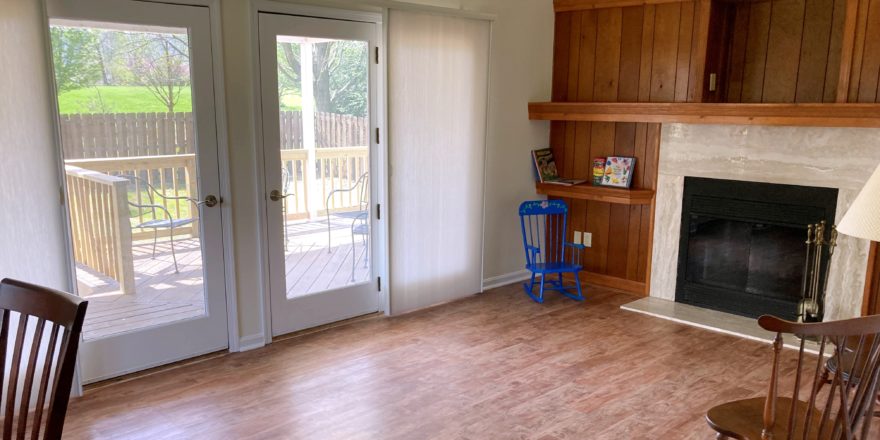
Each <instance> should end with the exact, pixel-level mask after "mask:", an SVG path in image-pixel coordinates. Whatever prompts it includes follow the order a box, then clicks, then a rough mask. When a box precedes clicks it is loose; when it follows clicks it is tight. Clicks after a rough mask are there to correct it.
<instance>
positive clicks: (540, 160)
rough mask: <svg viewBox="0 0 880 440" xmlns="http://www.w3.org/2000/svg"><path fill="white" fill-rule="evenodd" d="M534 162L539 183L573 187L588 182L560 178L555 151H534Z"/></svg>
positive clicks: (544, 149) (546, 149) (545, 149)
mask: <svg viewBox="0 0 880 440" xmlns="http://www.w3.org/2000/svg"><path fill="white" fill-rule="evenodd" d="M532 160H533V162H534V164H535V173H536V174H537V176H538V181H539V182H541V183H552V184H554V185H564V186H572V185H577V184H580V183H584V182H586V180H584V179H565V178H562V177H559V172H558V171H557V170H556V161H554V160H553V151H551V150H550V149H549V148H542V149H540V150H532Z"/></svg>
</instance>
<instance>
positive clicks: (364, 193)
mask: <svg viewBox="0 0 880 440" xmlns="http://www.w3.org/2000/svg"><path fill="white" fill-rule="evenodd" d="M352 192H355V193H356V194H357V196H358V204H357V210H356V211H347V212H337V213H334V214H333V215H334V216H336V217H341V218H350V219H351V220H352V221H351V280H352V281H354V271H355V266H356V260H357V255H356V254H355V252H354V244H355V236H357V235H359V236H360V237H361V240H362V242H363V244H364V247H365V248H367V247H368V246H367V245H368V244H369V242H370V241H369V239H370V173H369V172H366V173H363V174H361V176H360V177H358V179H357V180H356V181H355V182H354V185H352V186H351V187H349V188H340V189H334V190H333V191H330V194H328V195H327V204H326V205H324V206H325V207H326V211H327V252H332V248H331V246H332V235H331V225H330V200H332V199H333V196H334V195H335V194H338V193H352ZM369 258H370V252H369V250H367V252H366V255H365V256H364V267H367V265H368V264H369Z"/></svg>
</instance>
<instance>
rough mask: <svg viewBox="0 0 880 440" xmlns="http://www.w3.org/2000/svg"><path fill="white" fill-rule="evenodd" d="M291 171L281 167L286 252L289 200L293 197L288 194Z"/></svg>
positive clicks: (282, 224) (282, 211) (282, 218)
mask: <svg viewBox="0 0 880 440" xmlns="http://www.w3.org/2000/svg"><path fill="white" fill-rule="evenodd" d="M289 187H290V171H288V170H287V166H286V165H284V164H282V165H281V192H282V193H284V202H283V203H281V228H282V229H284V252H287V242H288V240H289V237H288V234H289V232H288V231H287V198H288V197H290V196H292V195H293V193H292V192H288V190H289V189H290V188H289Z"/></svg>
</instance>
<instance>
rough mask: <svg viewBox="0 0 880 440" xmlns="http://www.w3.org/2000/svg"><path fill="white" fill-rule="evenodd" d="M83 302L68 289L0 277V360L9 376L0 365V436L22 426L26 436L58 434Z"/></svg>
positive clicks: (13, 434)
mask: <svg viewBox="0 0 880 440" xmlns="http://www.w3.org/2000/svg"><path fill="white" fill-rule="evenodd" d="M87 306H88V301H84V300H82V299H81V298H78V297H76V296H73V295H70V294H68V293H64V292H60V291H57V290H53V289H48V288H45V287H41V286H37V285H33V284H28V283H25V282H21V281H16V280H12V279H8V278H7V279H4V280H3V281H0V312H2V314H3V316H2V323H0V359H2V360H3V361H4V362H5V364H6V365H9V366H10V369H9V370H8V375H9V377H6V374H7V371H6V370H5V369H2V368H0V385H6V387H5V390H6V394H5V395H4V394H3V390H4V389H3V388H0V402H2V405H3V438H4V439H6V438H12V437H16V438H25V436H26V434H27V431H28V430H30V435H29V437H30V438H32V439H36V438H39V435H40V432H41V431H42V433H43V438H47V439H48V438H51V439H57V438H61V431H62V428H63V426H64V417H65V414H66V413H67V402H68V400H69V398H70V388H71V385H72V383H73V373H74V367H75V365H76V352H77V349H78V347H79V340H80V333H81V331H82V325H83V320H84V319H85V315H86V308H87ZM15 321H17V323H16V324H14V327H15V328H14V329H10V327H12V326H13V325H12V323H13V322H15ZM31 402H34V405H33V406H32V405H31ZM47 405H48V409H46V406H47ZM31 407H33V411H29V408H31ZM44 412H45V413H46V417H45V418H44V417H43V413H44Z"/></svg>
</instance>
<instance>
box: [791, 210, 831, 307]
mask: <svg viewBox="0 0 880 440" xmlns="http://www.w3.org/2000/svg"><path fill="white" fill-rule="evenodd" d="M826 228H827V224H826V223H825V221H824V220H822V221H821V222H819V223H816V224H812V225H807V241H806V242H805V243H806V245H807V257H806V261H805V262H804V276H803V282H802V284H803V285H802V288H801V297H802V299H801V301H800V303H799V304H798V320H799V321H816V320H818V319H819V318H820V316H819V313H820V307H819V301H820V295H821V294H823V293H824V292H825V289H826V288H827V287H828V272H829V269H830V267H831V256H832V255H834V248H835V247H837V227H836V226H834V225H831V228H830V231H829V232H828V234H827V239H826V232H825V230H826ZM826 250H827V252H828V259H827V260H825V265H824V267H823V266H822V260H823V258H822V257H823V255H824V254H825V252H826ZM820 275H824V277H821V276H820ZM820 283H821V287H822V289H821V291H820V289H819V287H820Z"/></svg>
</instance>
